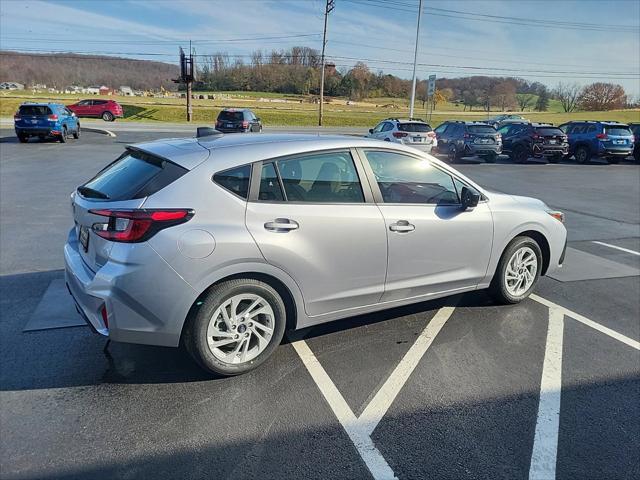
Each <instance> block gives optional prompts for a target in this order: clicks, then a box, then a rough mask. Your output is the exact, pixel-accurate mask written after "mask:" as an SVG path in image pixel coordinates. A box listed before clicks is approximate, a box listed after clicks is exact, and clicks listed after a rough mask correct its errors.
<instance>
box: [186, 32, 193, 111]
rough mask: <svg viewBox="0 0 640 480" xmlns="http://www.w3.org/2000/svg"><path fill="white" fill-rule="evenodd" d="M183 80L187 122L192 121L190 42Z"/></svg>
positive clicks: (191, 59)
mask: <svg viewBox="0 0 640 480" xmlns="http://www.w3.org/2000/svg"><path fill="white" fill-rule="evenodd" d="M185 73H186V75H185V77H186V78H185V80H186V82H187V122H190V121H191V120H193V105H192V104H191V92H192V89H191V87H192V86H193V74H194V72H193V50H192V49H191V40H189V58H188V59H187V69H186V72H185Z"/></svg>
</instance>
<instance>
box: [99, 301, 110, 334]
mask: <svg viewBox="0 0 640 480" xmlns="http://www.w3.org/2000/svg"><path fill="white" fill-rule="evenodd" d="M100 315H101V316H102V323H104V326H105V327H107V328H109V315H107V306H106V305H105V304H102V308H101V309H100Z"/></svg>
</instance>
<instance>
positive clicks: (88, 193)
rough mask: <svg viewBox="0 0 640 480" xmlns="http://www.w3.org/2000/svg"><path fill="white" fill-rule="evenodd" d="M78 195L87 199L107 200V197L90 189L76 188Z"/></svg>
mask: <svg viewBox="0 0 640 480" xmlns="http://www.w3.org/2000/svg"><path fill="white" fill-rule="evenodd" d="M78 193H79V194H80V195H82V196H83V197H87V198H101V199H103V200H109V195H107V194H106V193H102V192H100V191H98V190H94V189H93V188H90V187H78Z"/></svg>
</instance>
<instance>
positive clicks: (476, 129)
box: [467, 125, 496, 133]
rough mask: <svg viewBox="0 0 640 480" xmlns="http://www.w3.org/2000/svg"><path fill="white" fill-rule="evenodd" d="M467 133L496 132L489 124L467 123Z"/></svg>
mask: <svg viewBox="0 0 640 480" xmlns="http://www.w3.org/2000/svg"><path fill="white" fill-rule="evenodd" d="M467 130H469V133H496V129H495V128H493V127H492V126H490V125H468V126H467Z"/></svg>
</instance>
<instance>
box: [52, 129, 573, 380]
mask: <svg viewBox="0 0 640 480" xmlns="http://www.w3.org/2000/svg"><path fill="white" fill-rule="evenodd" d="M71 205H72V209H73V217H74V220H75V226H74V227H73V228H72V230H71V231H70V232H69V238H68V241H67V244H66V245H65V248H64V256H65V263H66V281H67V285H68V288H69V291H70V292H71V294H72V296H73V298H74V299H75V302H76V305H77V307H78V311H79V312H80V313H81V315H82V316H83V317H84V318H85V320H86V321H87V322H88V323H89V324H90V325H91V326H92V327H93V329H94V330H95V331H96V332H98V333H100V334H102V335H105V336H108V337H109V338H110V339H112V340H115V341H121V342H132V343H144V344H151V345H164V346H173V347H176V346H178V345H180V344H181V343H182V344H183V345H184V346H185V347H186V349H187V350H188V351H189V352H190V354H191V355H192V356H193V357H194V359H195V360H196V361H197V362H198V363H199V364H200V365H201V366H202V367H204V368H205V369H207V370H209V371H211V372H215V373H218V374H223V375H234V374H239V373H243V372H246V371H248V370H250V369H252V368H255V367H256V366H258V365H259V364H261V363H262V362H263V361H264V360H265V359H266V358H268V357H269V355H270V354H271V353H272V352H273V351H274V349H275V348H276V347H277V346H278V344H279V343H280V341H281V340H282V337H283V334H284V332H285V329H298V328H303V327H308V326H310V325H315V324H319V323H323V322H329V321H332V320H336V319H340V318H345V317H350V316H353V315H358V314H363V313H368V312H373V311H376V310H382V309H387V308H391V307H397V306H399V305H406V304H410V303H416V302H422V301H425V300H429V299H434V298H438V297H443V296H447V295H452V294H457V293H461V292H467V291H471V290H477V289H484V288H489V289H490V290H491V292H492V294H493V296H494V297H495V298H496V300H497V301H499V302H501V303H516V302H519V301H521V300H523V299H524V298H526V297H527V296H528V295H529V293H530V292H531V291H532V289H533V288H534V286H535V284H536V282H537V280H538V278H539V276H540V275H544V274H546V273H550V272H552V271H553V270H555V269H557V268H558V267H559V266H560V265H561V264H562V260H563V256H564V250H565V247H566V230H565V228H564V225H563V224H562V220H563V216H562V214H561V213H560V212H556V211H552V210H551V209H549V208H548V207H547V206H546V205H545V204H544V203H543V202H541V201H539V200H535V199H532V198H525V197H518V196H511V195H504V194H499V193H494V192H489V191H485V190H484V189H482V188H481V187H479V186H478V185H476V184H475V183H474V182H472V181H471V180H470V179H468V178H466V177H465V176H464V175H462V174H460V173H459V172H457V171H456V170H454V169H452V168H451V167H450V166H448V165H446V164H443V163H442V162H440V161H438V160H436V159H435V158H433V157H431V156H429V155H427V154H424V153H421V152H418V151H417V150H415V149H413V148H410V147H406V146H402V145H399V144H393V143H390V142H382V141H377V140H371V139H365V138H356V137H346V136H344V137H343V136H317V135H241V136H235V135H229V136H225V135H213V136H208V137H202V138H187V139H170V140H161V141H155V142H151V143H143V144H139V145H134V146H130V147H127V149H126V151H125V152H124V153H123V154H122V155H121V156H120V157H119V158H118V159H117V160H115V161H114V162H113V163H111V164H110V165H108V166H107V167H105V168H104V169H103V170H102V171H100V172H99V173H98V174H97V175H96V176H95V177H94V178H93V179H91V180H90V181H88V182H87V183H85V184H84V185H82V186H80V187H78V189H77V190H76V191H75V192H73V193H72V195H71Z"/></svg>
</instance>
